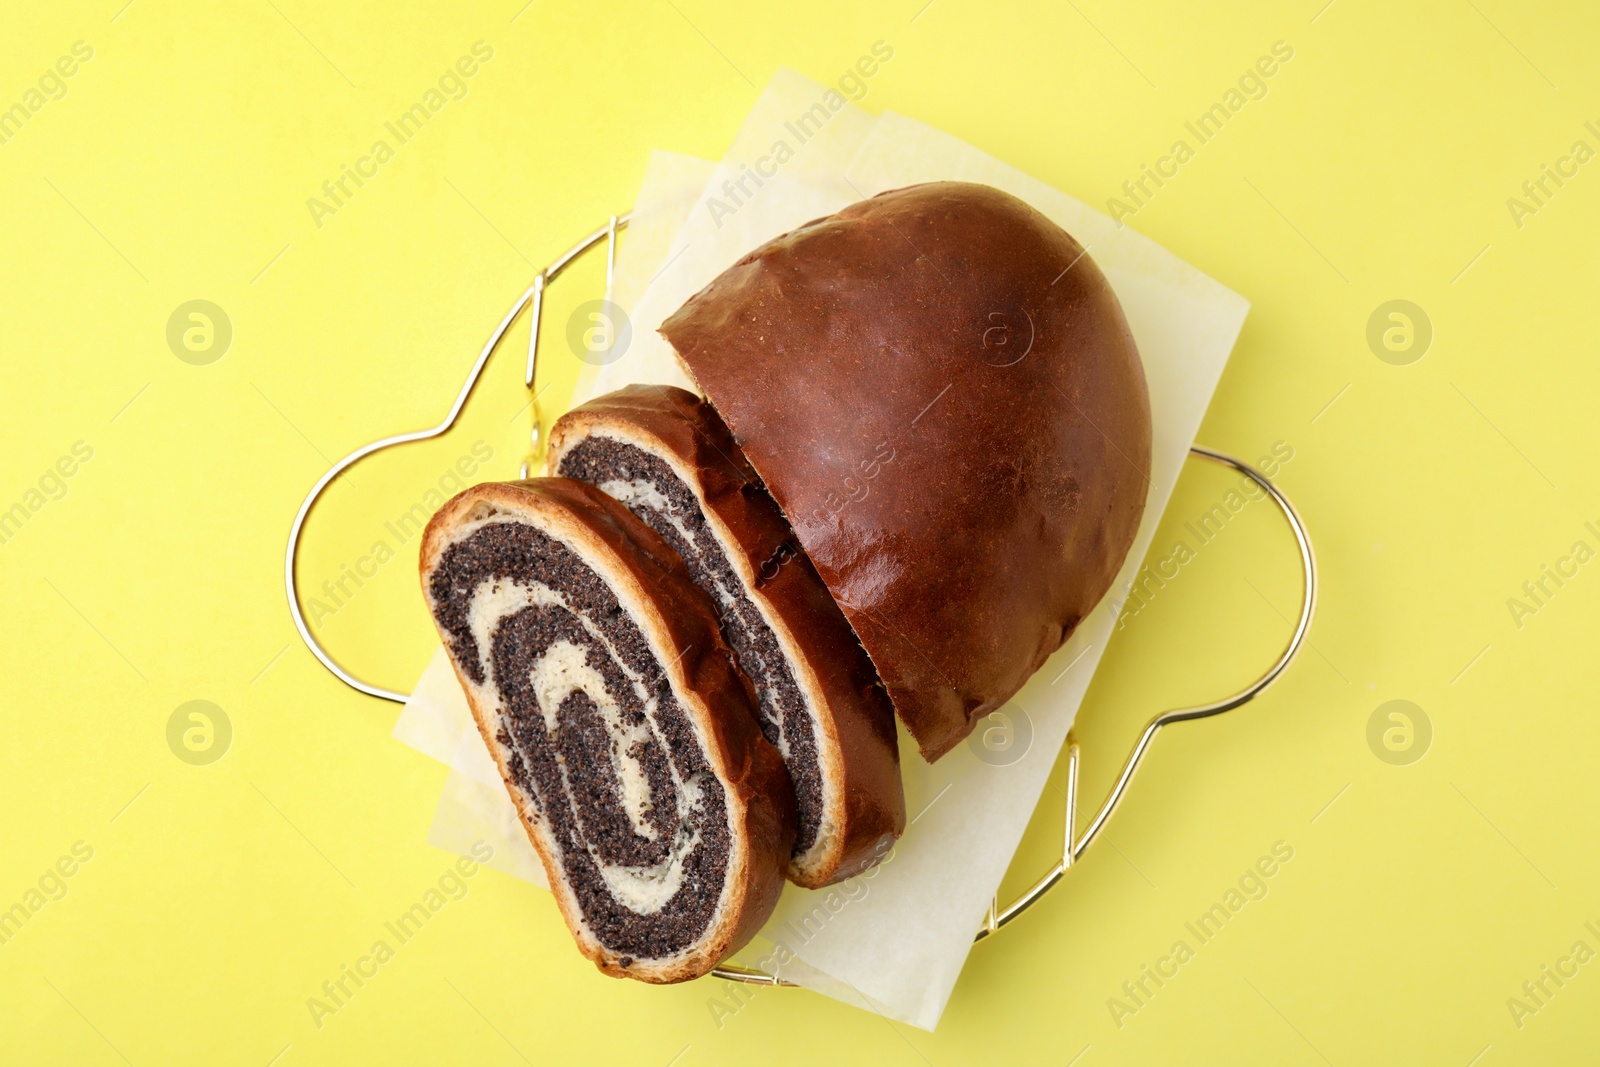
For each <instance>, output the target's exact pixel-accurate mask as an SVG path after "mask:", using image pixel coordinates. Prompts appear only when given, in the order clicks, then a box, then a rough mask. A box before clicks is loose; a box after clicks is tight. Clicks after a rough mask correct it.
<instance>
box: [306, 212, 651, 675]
mask: <svg viewBox="0 0 1600 1067" xmlns="http://www.w3.org/2000/svg"><path fill="white" fill-rule="evenodd" d="M631 215H632V212H624V213H623V214H621V215H613V216H611V219H610V220H609V221H608V222H607V223H606V224H605V225H604V226H602V227H600V228H599V229H598V230H596V231H594V232H593V233H591V234H590V235H589V236H587V237H585V238H584V239H583V240H581V241H579V242H578V243H577V244H575V245H573V246H572V247H571V248H569V249H567V251H566V254H564V255H563V256H562V257H561V258H560V259H558V260H556V261H555V262H554V263H552V264H550V265H549V266H548V267H546V268H545V269H544V270H542V271H540V272H539V273H538V274H536V275H534V278H533V284H532V285H530V286H528V288H527V289H524V290H523V292H522V295H521V296H519V297H517V302H516V303H515V304H512V305H511V310H510V311H507V312H506V314H505V317H504V318H502V319H501V320H500V325H498V326H496V327H495V328H494V332H493V333H491V334H490V335H489V340H488V341H487V342H485V343H484V346H483V350H482V351H481V352H479V353H478V359H477V361H476V362H475V363H473V364H472V370H471V372H470V373H469V374H468V375H467V381H466V384H464V385H462V387H461V391H460V392H459V393H457V394H456V402H455V403H454V404H452V405H451V406H450V413H449V414H448V415H446V416H445V417H444V421H443V422H441V423H439V425H437V426H435V427H433V428H432V429H431V430H414V431H412V432H411V433H397V434H394V435H393V436H391V437H385V438H383V439H381V440H378V441H374V442H372V443H371V444H370V445H363V446H362V447H360V448H358V449H356V450H355V451H354V452H352V453H350V454H349V455H348V456H346V457H344V458H343V459H341V460H340V461H339V462H337V463H335V464H334V465H333V466H332V467H329V468H328V470H327V473H325V474H324V475H323V476H322V477H321V478H318V479H317V484H316V485H313V486H312V487H311V492H309V493H307V494H306V498H305V500H304V501H303V502H302V503H301V504H300V510H299V511H298V512H296V513H295V516H294V525H292V526H290V527H289V547H288V548H287V549H286V550H285V551H284V554H283V584H284V589H285V591H286V592H287V593H288V595H289V614H290V615H292V616H294V628H295V629H296V630H298V631H300V640H302V641H304V642H305V643H306V647H307V648H309V649H310V650H311V654H312V655H314V656H316V657H317V659H319V660H321V661H322V665H323V666H324V667H326V668H328V670H330V671H332V672H333V676H334V677H335V678H337V679H339V681H341V682H343V683H344V684H345V685H348V686H349V687H350V688H351V689H354V690H355V691H356V692H358V693H365V694H366V695H367V696H369V697H378V698H379V699H380V700H392V701H394V702H395V703H396V704H404V703H405V702H406V700H407V699H408V695H407V694H405V693H401V692H397V691H395V690H393V689H385V688H384V687H383V686H381V685H373V684H372V683H371V682H364V681H362V680H361V679H360V678H357V677H356V676H355V675H354V674H352V673H350V672H349V671H347V670H345V669H344V667H343V666H342V665H341V664H340V663H339V661H338V660H336V659H334V658H333V656H332V654H331V653H329V652H328V650H327V649H325V648H323V647H322V643H321V642H320V641H318V640H317V639H316V637H315V636H314V635H313V634H312V633H311V627H310V626H309V625H308V624H307V623H306V616H305V613H304V612H303V611H301V610H300V588H299V582H298V581H297V579H296V577H295V562H296V560H297V558H298V557H299V555H300V535H301V533H302V532H303V531H304V529H305V525H306V519H307V518H309V517H310V515H311V511H312V509H313V508H315V507H316V505H317V501H318V500H319V499H321V497H322V493H323V490H325V489H327V488H328V486H329V485H331V484H332V483H333V480H334V479H335V478H337V477H339V475H341V474H343V473H344V472H345V471H347V470H349V469H350V468H351V467H353V466H355V465H356V464H357V463H359V462H360V461H361V460H364V459H366V458H367V457H368V456H370V455H373V454H374V453H377V452H382V451H383V450H384V449H386V448H393V447H394V446H395V445H404V444H410V443H411V442H413V441H426V440H429V439H430V438H434V437H438V436H439V435H441V434H443V433H445V432H446V431H447V430H449V429H450V427H452V426H454V425H455V424H456V419H458V418H460V416H461V409H462V408H464V407H466V406H467V398H468V397H470V396H472V391H473V390H474V389H476V388H477V387H478V380H479V379H480V378H482V377H483V369H484V367H486V366H487V365H488V363H489V357H490V356H492V355H494V352H495V349H497V348H499V347H500V341H501V339H502V338H503V337H505V335H506V331H507V330H509V329H510V328H511V324H512V323H513V322H515V321H516V318H517V316H518V315H519V314H521V312H522V309H523V308H525V307H527V306H528V305H529V304H530V303H532V305H533V314H532V320H533V321H532V322H531V323H530V325H529V336H528V366H527V373H526V375H525V379H526V383H527V386H528V389H529V390H530V391H531V390H532V389H533V372H534V370H535V368H536V366H537V364H538V360H539V325H540V323H541V322H542V320H543V318H544V290H545V286H547V285H549V284H550V283H551V282H553V281H555V280H556V277H557V276H558V275H560V273H561V272H562V271H564V270H566V269H567V267H568V265H570V264H571V263H572V261H573V260H575V259H577V258H578V257H579V256H580V255H582V254H583V253H584V252H587V251H588V250H589V249H590V248H593V247H594V246H595V245H597V244H599V243H600V241H601V240H602V239H604V240H605V241H606V246H607V254H606V288H607V289H608V290H609V289H610V287H611V276H612V271H613V269H614V268H615V265H616V250H617V233H618V231H620V230H622V229H623V228H624V227H625V226H627V225H628V219H629V218H630V217H631ZM540 430H541V427H540V424H539V405H538V396H537V395H535V397H534V402H533V437H532V440H533V443H534V445H535V446H537V444H538V441H539V434H540Z"/></svg>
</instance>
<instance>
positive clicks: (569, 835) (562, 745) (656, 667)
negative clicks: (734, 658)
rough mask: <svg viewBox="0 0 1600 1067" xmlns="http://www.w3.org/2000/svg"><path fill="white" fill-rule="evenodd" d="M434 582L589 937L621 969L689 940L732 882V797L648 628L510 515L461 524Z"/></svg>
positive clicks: (458, 649)
mask: <svg viewBox="0 0 1600 1067" xmlns="http://www.w3.org/2000/svg"><path fill="white" fill-rule="evenodd" d="M427 584H428V591H429V594H430V600H431V601H432V604H433V610H434V614H435V619H436V621H437V622H438V625H439V628H440V631H441V633H443V634H445V635H446V640H447V644H448V646H449V650H450V654H451V656H452V657H453V659H454V660H455V663H456V665H457V668H458V671H459V672H460V674H461V675H462V677H463V679H464V681H465V682H466V683H467V684H468V685H469V687H471V688H473V689H475V690H476V693H475V696H476V698H477V703H478V705H479V707H480V708H483V709H492V720H493V723H494V738H495V741H496V742H497V743H498V745H499V746H500V752H499V755H500V757H501V762H502V766H503V767H504V768H505V770H506V773H507V778H508V785H510V787H511V788H512V789H513V791H514V792H515V793H517V794H519V795H520V798H521V799H522V800H523V801H524V803H525V807H526V808H528V809H531V810H532V811H533V812H534V813H535V815H536V817H537V818H538V819H539V820H540V821H541V822H542V823H543V825H544V827H545V828H546V830H547V831H548V836H549V838H550V840H551V841H552V842H553V845H554V847H553V851H554V855H553V856H547V861H549V860H553V861H554V864H555V865H556V866H557V867H558V868H559V873H560V876H561V878H562V880H563V881H564V882H565V883H566V884H567V886H568V887H569V888H570V889H571V891H572V893H573V896H574V898H575V899H576V901H577V905H578V908H579V910H580V911H581V913H582V920H583V923H584V924H585V925H586V926H587V928H588V930H589V932H590V933H591V934H592V936H593V937H594V938H595V939H596V940H597V941H598V942H599V944H600V945H601V946H602V948H603V949H604V950H606V952H607V953H609V954H612V955H614V956H616V957H619V958H620V959H621V966H623V967H627V966H629V965H630V963H631V962H632V961H633V960H635V959H640V960H659V959H663V958H666V957H670V956H673V955H675V954H679V953H682V952H684V951H685V950H686V949H689V948H691V947H693V946H694V945H695V943H696V942H697V941H698V940H699V939H700V938H701V937H702V936H703V935H704V934H705V932H706V930H707V927H708V925H709V924H710V922H711V920H712V918H713V916H714V915H715V913H716V911H717V908H718V905H719V902H720V901H721V900H722V898H723V895H724V889H725V884H726V882H727V876H728V865H729V847H730V834H729V820H728V813H727V805H726V798H725V793H724V789H723V786H722V784H721V783H720V782H719V781H718V778H717V776H716V774H715V773H714V772H713V771H712V769H711V767H710V765H709V764H708V763H707V760H706V756H705V754H704V752H703V751H702V750H701V748H700V746H699V742H698V741H697V739H696V736H695V732H694V729H693V728H692V726H691V724H690V722H689V720H688V718H687V717H686V715H685V713H684V710H683V709H682V708H681V707H680V706H679V703H678V701H677V699H676V698H675V697H674V695H673V691H672V688H671V686H670V684H669V683H668V680H667V676H666V674H665V672H664V670H663V665H662V664H661V663H660V662H658V660H657V658H656V656H655V655H654V653H653V652H652V651H651V648H650V644H649V642H648V641H646V639H645V637H644V635H643V633H642V632H641V630H640V627H639V625H638V624H637V623H636V622H635V621H634V619H633V618H631V617H630V615H629V612H628V610H627V609H625V608H624V606H623V605H622V604H620V603H619V602H618V600H617V597H616V595H615V594H614V593H613V592H612V590H611V587H610V586H608V585H607V583H606V582H605V581H604V580H603V579H602V578H601V577H600V576H599V575H597V574H596V573H595V572H594V571H593V570H591V569H590V568H589V567H588V566H587V565H586V564H585V563H584V562H583V560H582V559H580V558H579V556H578V555H577V554H576V553H574V552H573V551H572V550H571V549H570V548H568V547H567V546H566V545H564V544H562V543H561V542H560V541H558V540H556V539H555V538H554V537H551V536H550V535H548V534H547V533H545V532H544V531H542V530H540V529H537V528H536V527H534V526H533V525H530V524H528V523H526V522H521V521H515V520H513V519H509V518H507V517H504V516H500V517H496V518H492V519H489V520H487V521H481V522H478V523H475V524H467V525H465V526H463V527H462V528H461V529H460V530H458V531H456V532H455V533H454V535H453V540H452V541H451V543H450V544H449V545H448V547H446V548H445V549H444V551H443V553H442V555H441V557H440V559H439V562H438V564H437V566H436V567H435V568H434V570H433V572H432V573H431V575H429V576H428V578H427Z"/></svg>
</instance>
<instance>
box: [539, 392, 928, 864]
mask: <svg viewBox="0 0 1600 1067" xmlns="http://www.w3.org/2000/svg"><path fill="white" fill-rule="evenodd" d="M549 467H550V471H551V473H552V474H558V475H561V476H563V477H569V478H577V479H579V480H581V481H585V482H588V483H589V484H591V485H594V486H598V487H599V488H600V489H603V490H605V492H607V493H608V494H610V495H611V496H613V497H615V498H617V499H618V500H620V501H621V502H622V503H624V504H626V505H627V506H628V508H629V509H630V510H632V511H633V513H634V514H635V515H637V516H639V518H641V519H643V520H644V521H645V522H646V523H648V524H649V525H650V527H651V528H652V529H654V530H655V531H656V532H657V533H659V534H661V536H662V537H663V538H665V539H666V541H667V542H668V543H669V544H671V545H672V547H673V548H675V549H677V551H678V553H679V554H680V555H681V556H682V557H683V559H684V560H685V562H686V563H687V564H688V566H689V572H690V574H691V575H693V577H694V580H695V581H696V582H697V583H698V584H699V585H700V586H701V588H703V589H705V590H706V591H707V592H708V593H709V594H711V599H712V601H713V602H714V603H715V605H716V607H717V610H718V612H719V613H720V615H721V621H722V632H723V634H724V636H725V637H726V638H727V640H728V643H729V644H730V645H731V646H733V649H734V651H735V652H736V653H737V655H738V659H739V665H740V666H741V667H742V668H744V671H745V673H746V674H747V675H749V677H750V680H751V681H752V682H753V683H754V684H755V690H756V696H757V702H758V711H759V718H760V723H761V729H762V732H763V733H764V734H766V737H767V739H768V740H769V741H771V742H772V743H773V744H774V745H776V746H777V748H778V751H779V752H780V753H781V754H782V755H783V758H784V763H785V766H786V767H787V768H788V771H789V778H790V781H791V782H792V783H793V785H794V793H795V803H796V806H797V809H798V812H799V819H800V822H799V835H798V837H797V838H796V841H795V848H794V856H793V857H792V859H791V860H790V863H789V877H790V879H791V880H793V881H794V882H796V883H798V884H800V885H802V886H806V887H809V888H816V887H819V886H824V885H828V884H830V883H832V882H836V881H839V880H841V879H844V878H848V877H850V876H851V875H854V874H857V873H859V872H861V871H863V870H865V869H866V868H868V867H870V866H872V865H873V864H874V863H876V862H877V861H878V860H879V859H881V858H882V857H883V855H884V854H885V853H887V851H888V849H889V846H890V845H892V844H893V843H894V841H895V839H896V838H897V837H899V835H900V834H901V832H902V831H904V830H905V823H906V812H905V795H904V793H903V791H902V789H901V784H900V763H899V755H898V750H897V746H896V741H895V729H894V709H893V707H892V705H891V704H890V702H889V698H888V694H887V693H886V692H885V691H884V689H883V687H882V685H881V684H880V683H879V681H878V676H877V672H876V671H874V670H873V667H872V663H871V661H870V660H869V659H868V658H867V654H866V652H865V651H863V650H862V648H861V645H860V643H859V642H858V641H857V640H856V637H855V634H854V632H853V631H852V630H851V628H850V624H849V622H847V621H846V619H845V617H844V613H843V612H842V611H840V609H839V606H838V605H837V604H836V603H835V602H834V600H833V597H832V596H831V595H830V594H829V593H828V590H827V587H826V586H825V585H824V584H823V582H822V579H821V578H820V577H819V576H818V575H817V572H816V569H815V568H813V567H812V565H811V561H810V560H809V559H807V558H806V555H805V553H804V552H803V551H802V550H801V548H800V546H799V544H798V542H797V541H796V540H795V538H794V534H793V532H792V531H791V530H790V529H789V525H788V522H787V521H786V520H785V519H784V517H783V513H782V512H781V511H780V510H779V509H778V506H777V504H775V503H774V502H773V500H772V498H771V497H770V496H769V495H768V494H767V492H766V489H765V488H764V487H763V486H762V484H761V481H760V479H759V478H757V477H756V475H755V473H754V471H752V470H751V469H750V466H749V464H748V463H746V462H745V460H744V456H743V453H742V452H740V450H739V446H738V445H737V444H736V443H735V442H734V440H733V437H732V435H731V434H730V433H729V432H728V429H727V427H726V426H725V425H724V424H723V422H722V420H721V419H720V418H718V416H717V414H716V412H715V411H713V410H712V408H711V407H710V405H708V404H706V403H705V402H703V401H701V400H700V399H699V398H698V397H696V396H695V395H694V394H693V393H690V392H687V391H685V390H683V389H676V388H673V387H670V386H653V385H652V386H643V385H635V386H629V387H627V388H625V389H621V390H619V391H617V392H615V393H611V394H608V395H606V396H603V397H599V398H597V399H595V400H593V401H591V402H589V403H587V404H584V405H582V406H581V407H578V408H576V409H574V410H572V411H571V412H569V413H567V414H566V415H565V416H563V417H562V418H561V420H560V421H559V422H557V423H556V425H555V428H554V430H553V431H552V434H551V440H550V458H549Z"/></svg>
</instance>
